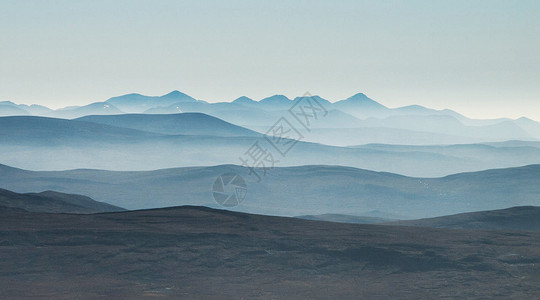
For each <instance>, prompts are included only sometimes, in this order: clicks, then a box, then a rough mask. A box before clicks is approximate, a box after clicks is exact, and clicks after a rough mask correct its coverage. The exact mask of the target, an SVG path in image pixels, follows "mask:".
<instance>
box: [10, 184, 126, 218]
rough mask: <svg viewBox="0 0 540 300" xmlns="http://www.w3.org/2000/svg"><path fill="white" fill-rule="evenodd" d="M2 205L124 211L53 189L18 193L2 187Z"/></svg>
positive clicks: (36, 209)
mask: <svg viewBox="0 0 540 300" xmlns="http://www.w3.org/2000/svg"><path fill="white" fill-rule="evenodd" d="M0 207H3V208H11V209H19V210H23V211H28V212H43V213H75V214H88V213H100V212H114V211H123V210H124V209H123V208H120V207H117V206H114V205H110V204H106V203H103V202H97V201H94V200H92V199H90V198H88V197H86V196H81V195H74V194H64V193H58V192H53V191H46V192H41V193H26V194H18V193H14V192H11V191H8V190H3V189H0Z"/></svg>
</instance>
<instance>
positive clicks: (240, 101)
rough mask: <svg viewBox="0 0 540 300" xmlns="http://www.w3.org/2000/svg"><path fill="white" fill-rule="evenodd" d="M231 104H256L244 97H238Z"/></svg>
mask: <svg viewBox="0 0 540 300" xmlns="http://www.w3.org/2000/svg"><path fill="white" fill-rule="evenodd" d="M233 102H235V103H253V102H256V101H255V100H253V99H251V98H249V97H246V96H242V97H238V98H237V99H236V100H234V101H233Z"/></svg>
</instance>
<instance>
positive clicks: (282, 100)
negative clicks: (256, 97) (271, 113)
mask: <svg viewBox="0 0 540 300" xmlns="http://www.w3.org/2000/svg"><path fill="white" fill-rule="evenodd" d="M259 102H260V103H289V102H291V99H289V98H287V97H286V96H284V95H274V96H270V97H267V98H264V99H262V100H261V101H259Z"/></svg>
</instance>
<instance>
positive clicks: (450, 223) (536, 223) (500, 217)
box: [388, 206, 540, 230]
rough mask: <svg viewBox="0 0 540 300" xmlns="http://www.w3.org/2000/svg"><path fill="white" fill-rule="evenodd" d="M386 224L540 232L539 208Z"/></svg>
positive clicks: (502, 210)
mask: <svg viewBox="0 0 540 300" xmlns="http://www.w3.org/2000/svg"><path fill="white" fill-rule="evenodd" d="M388 224H389V225H400V226H419V227H433V228H460V229H489V230H495V229H504V230H540V207H535V206H521V207H512V208H507V209H501V210H493V211H479V212H471V213H463V214H457V215H452V216H444V217H437V218H429V219H421V220H407V221H396V222H391V223H388Z"/></svg>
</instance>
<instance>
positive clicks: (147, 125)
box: [77, 113, 260, 137]
mask: <svg viewBox="0 0 540 300" xmlns="http://www.w3.org/2000/svg"><path fill="white" fill-rule="evenodd" d="M77 121H85V122H92V123H97V124H105V125H111V126H117V127H123V128H131V129H137V130H142V131H148V132H154V133H160V134H169V135H178V134H182V135H207V136H222V137H223V136H260V134H259V133H257V132H254V131H252V130H249V129H246V128H243V127H240V126H236V125H234V124H231V123H228V122H225V121H223V120H221V119H218V118H215V117H212V116H209V115H205V114H202V113H181V114H166V115H152V114H123V115H113V116H86V117H82V118H79V119H77Z"/></svg>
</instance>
